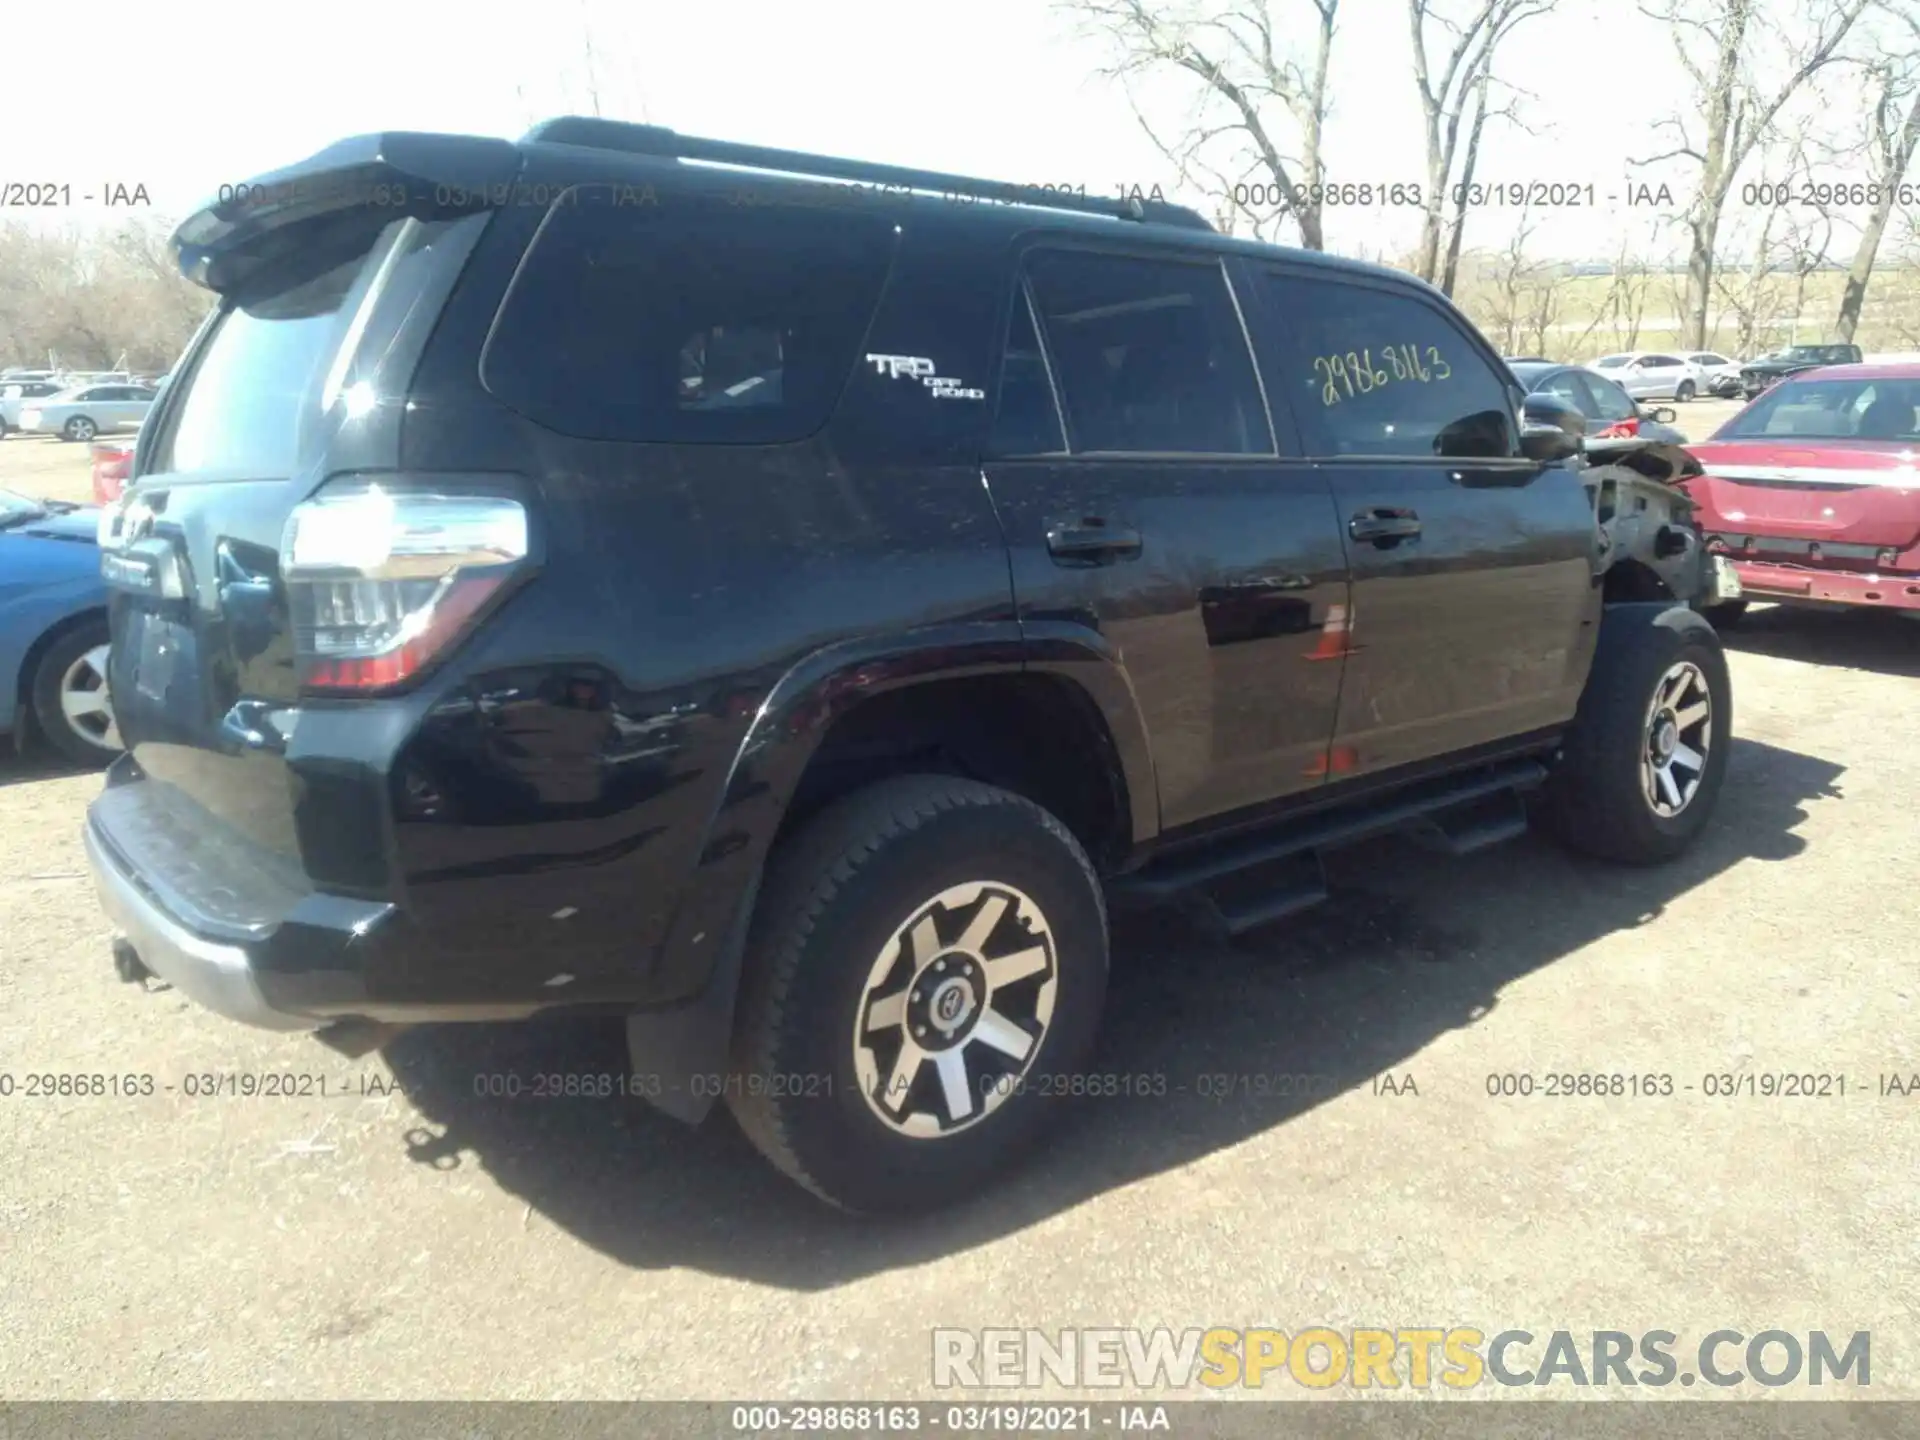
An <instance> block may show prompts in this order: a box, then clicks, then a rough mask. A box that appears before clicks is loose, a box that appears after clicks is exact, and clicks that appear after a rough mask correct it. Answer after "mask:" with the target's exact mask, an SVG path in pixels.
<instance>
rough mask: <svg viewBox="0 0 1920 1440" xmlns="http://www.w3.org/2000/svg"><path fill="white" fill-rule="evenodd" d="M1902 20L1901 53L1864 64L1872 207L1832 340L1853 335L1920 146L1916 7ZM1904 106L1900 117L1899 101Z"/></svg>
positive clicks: (1919, 20)
mask: <svg viewBox="0 0 1920 1440" xmlns="http://www.w3.org/2000/svg"><path fill="white" fill-rule="evenodd" d="M1899 18H1900V19H1901V21H1903V22H1904V24H1905V26H1906V32H1907V33H1906V34H1905V35H1904V36H1902V37H1901V40H1902V42H1903V49H1904V51H1905V53H1904V54H1898V55H1895V56H1890V57H1887V58H1884V59H1881V60H1878V61H1876V62H1874V63H1873V64H1871V65H1870V66H1868V67H1867V68H1868V75H1869V77H1870V79H1869V85H1870V89H1869V91H1868V93H1869V94H1870V95H1872V96H1873V97H1874V103H1873V104H1872V105H1871V106H1870V107H1869V108H1868V109H1867V112H1866V122H1867V133H1866V151H1867V161H1868V169H1867V174H1868V176H1869V191H1870V195H1871V205H1872V208H1871V209H1870V210H1869V211H1868V214H1867V223H1866V225H1865V226H1864V227H1863V228H1862V229H1861V231H1860V243H1859V244H1858V245H1856V246H1855V247H1854V251H1853V264H1852V265H1851V266H1849V267H1848V269H1847V285H1846V289H1845V290H1844V291H1843V292H1842V293H1841V296H1840V313H1839V315H1838V316H1837V317H1836V318H1835V320H1834V323H1833V333H1834V338H1835V339H1836V340H1846V341H1851V340H1852V339H1853V332H1854V330H1855V329H1856V328H1857V327H1858V326H1859V324H1860V309H1861V307H1862V306H1863V305H1864V304H1865V303H1866V299H1867V281H1868V280H1870V279H1871V278H1872V277H1873V266H1874V261H1875V258H1876V257H1877V256H1878V255H1879V253H1880V242H1881V239H1882V237H1884V236H1885V234H1886V232H1887V221H1888V220H1889V219H1891V218H1892V215H1893V207H1894V202H1895V200H1896V199H1897V198H1898V196H1899V191H1900V186H1901V183H1902V182H1903V181H1904V180H1905V178H1906V174H1907V168H1908V166H1910V165H1911V164H1912V163H1913V152H1914V151H1915V150H1916V149H1920V13H1916V12H1914V11H1911V10H1908V11H1905V12H1904V13H1902V14H1901V15H1900V17H1899ZM1903 104H1904V105H1905V106H1906V119H1905V120H1904V121H1901V119H1900V118H1899V117H1900V107H1901V106H1902V105H1903Z"/></svg>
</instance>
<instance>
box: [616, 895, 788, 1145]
mask: <svg viewBox="0 0 1920 1440" xmlns="http://www.w3.org/2000/svg"><path fill="white" fill-rule="evenodd" d="M759 895H760V876H759V875H758V874H756V875H755V876H754V877H753V883H752V884H751V885H749V886H748V887H747V889H746V893H745V894H744V895H742V896H741V897H740V908H739V910H738V912H737V913H736V914H735V915H734V918H733V924H732V927H731V928H730V929H729V930H728V932H727V941H726V946H725V948H724V949H722V950H721V952H720V954H719V956H718V957H717V958H716V959H715V961H714V965H713V970H712V972H711V973H710V974H709V976H708V977H707V987H706V989H704V990H702V991H701V992H700V994H699V995H697V996H695V997H694V998H693V999H692V1000H689V1001H687V1002H686V1003H685V1004H681V1005H674V1006H671V1007H669V1008H666V1009H661V1010H639V1011H635V1012H634V1013H633V1014H631V1015H629V1016H628V1017H627V1063H628V1065H629V1067H630V1068H631V1069H632V1072H633V1075H634V1077H635V1080H636V1085H637V1089H638V1092H639V1093H640V1094H641V1095H643V1096H645V1097H646V1099H647V1100H648V1101H649V1102H650V1103H651V1104H652V1105H653V1107H654V1109H656V1110H659V1111H661V1112H662V1113H664V1114H667V1115H671V1116H672V1117H673V1118H674V1119H675V1120H680V1121H684V1122H685V1123H686V1124H689V1125H698V1124H699V1123H700V1122H701V1121H702V1120H704V1119H706V1118H707V1112H708V1111H710V1110H711V1109H713V1102H714V1101H715V1100H717V1099H718V1098H719V1097H720V1094H721V1091H722V1090H723V1089H724V1088H725V1086H724V1077H725V1076H726V1074H727V1072H728V1070H729V1069H730V1068H731V1065H732V1060H733V1010H734V1002H735V1000H736V999H737V998H738V996H739V993H740V965H741V961H742V958H743V957H744V956H745V954H746V949H747V931H748V929H749V927H750V926H751V925H752V924H753V910H754V903H755V901H756V900H757V899H758V898H759ZM708 1077H712V1079H713V1081H714V1082H716V1083H699V1082H700V1081H704V1080H706V1079H708ZM656 1082H657V1083H656Z"/></svg>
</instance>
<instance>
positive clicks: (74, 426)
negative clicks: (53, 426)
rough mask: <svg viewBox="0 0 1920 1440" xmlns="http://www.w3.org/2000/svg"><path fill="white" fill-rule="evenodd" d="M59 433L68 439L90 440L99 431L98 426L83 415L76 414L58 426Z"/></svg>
mask: <svg viewBox="0 0 1920 1440" xmlns="http://www.w3.org/2000/svg"><path fill="white" fill-rule="evenodd" d="M60 433H61V434H62V435H64V436H65V437H66V438H67V439H69V440H91V439H93V437H94V436H96V435H98V434H99V433H100V427H99V426H98V425H95V424H94V423H93V421H91V420H89V419H88V418H87V417H86V416H84V415H76V416H74V417H73V418H72V419H71V420H69V421H67V423H66V424H65V425H63V426H61V427H60Z"/></svg>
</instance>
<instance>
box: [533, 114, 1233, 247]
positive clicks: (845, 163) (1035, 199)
mask: <svg viewBox="0 0 1920 1440" xmlns="http://www.w3.org/2000/svg"><path fill="white" fill-rule="evenodd" d="M521 143H522V144H548V145H580V146H585V147H588V148H590V149H595V150H619V151H623V152H625V153H627V154H630V155H659V156H663V157H669V158H672V159H676V160H703V161H706V162H708V163H710V164H715V165H738V166H740V167H742V168H743V169H749V170H771V171H776V172H779V173H783V174H789V175H818V176H821V177H823V178H825V179H831V180H853V181H866V182H868V183H870V184H875V185H894V186H900V187H902V188H905V189H910V190H921V191H927V192H931V193H935V194H944V195H965V196H970V197H972V198H974V199H979V200H997V201H1000V202H1002V203H1008V204H1018V205H1034V206H1038V207H1040V208H1042V209H1047V210H1073V211H1077V212H1079V213H1081V214H1083V215H1107V216H1111V217H1113V218H1115V219H1118V220H1144V221H1151V222H1153V223H1154V224H1157V225H1176V226H1179V227H1180V228H1181V229H1185V230H1206V231H1208V232H1211V231H1212V230H1213V226H1212V225H1211V224H1210V223H1209V222H1208V221H1207V219H1206V218H1205V217H1204V216H1202V215H1201V214H1200V212H1199V211H1197V210H1190V209H1188V208H1187V207H1186V206H1185V205H1174V204H1172V203H1170V202H1168V201H1165V200H1147V199H1144V198H1142V197H1139V196H1112V197H1106V196H1097V195H1075V194H1072V193H1070V192H1067V191H1059V190H1044V189H1041V188H1039V187H1037V186H1032V185H1010V184H1007V183H1006V182H1004V181H1000V180H982V179H980V178H978V177H976V176H972V175H949V174H946V173H944V172H942V171H939V170H916V169H912V168H911V167H908V166H903V165H877V164H872V163H869V162H868V161H864V160H846V159H842V158H840V157H838V156H833V155H809V154H807V153H806V152H805V151H801V150H778V149H773V148H770V147H768V146H764V145H742V144H738V143H736V142H735V141H732V140H708V139H703V138H702V137H700V136H698V135H681V134H679V133H678V132H676V131H673V130H669V129H667V128H665V127H664V126H660V125H635V124H631V123H629V122H627V121H624V120H605V119H601V118H600V117H598V116H591V115H563V116H560V117H558V118H557V119H553V120H542V121H541V122H540V123H539V124H537V125H535V126H534V127H533V128H532V129H531V130H529V131H528V132H527V133H526V134H525V135H524V136H522V137H521Z"/></svg>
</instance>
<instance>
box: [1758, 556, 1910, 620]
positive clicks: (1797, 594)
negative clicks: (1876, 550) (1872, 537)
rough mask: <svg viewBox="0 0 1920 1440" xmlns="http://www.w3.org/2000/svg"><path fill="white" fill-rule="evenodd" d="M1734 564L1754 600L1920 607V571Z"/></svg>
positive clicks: (1896, 608)
mask: <svg viewBox="0 0 1920 1440" xmlns="http://www.w3.org/2000/svg"><path fill="white" fill-rule="evenodd" d="M1733 568H1734V570H1735V572H1736V573H1737V574H1738V575H1739V576H1740V588H1741V589H1742V591H1744V592H1745V593H1746V595H1747V596H1748V597H1749V598H1751V599H1754V600H1778V601H1784V602H1787V603H1792V602H1793V601H1796V600H1802V601H1814V602H1818V603H1820V604H1823V605H1862V606H1870V607H1874V608H1878V609H1883V610H1920V575H1914V574H1907V575H1861V574H1857V573H1855V572H1853V571H1847V570H1815V569H1812V568H1810V567H1808V566H1803V565H1771V564H1768V563H1767V562H1765V561H1760V560H1736V561H1734V562H1733Z"/></svg>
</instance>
